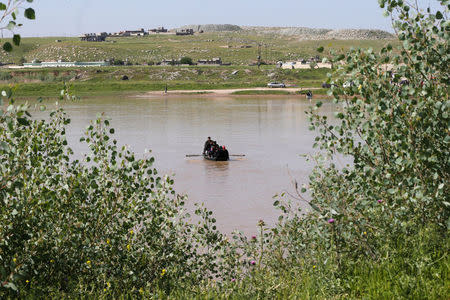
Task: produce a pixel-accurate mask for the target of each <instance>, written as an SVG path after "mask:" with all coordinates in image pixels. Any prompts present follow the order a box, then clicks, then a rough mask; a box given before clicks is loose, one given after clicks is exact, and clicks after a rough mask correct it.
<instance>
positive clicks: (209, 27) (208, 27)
mask: <svg viewBox="0 0 450 300" xmlns="http://www.w3.org/2000/svg"><path fill="white" fill-rule="evenodd" d="M189 28H191V29H194V32H199V31H203V32H217V31H239V30H242V28H241V27H239V26H237V25H231V24H205V25H186V26H182V27H180V28H176V29H175V30H181V29H189Z"/></svg>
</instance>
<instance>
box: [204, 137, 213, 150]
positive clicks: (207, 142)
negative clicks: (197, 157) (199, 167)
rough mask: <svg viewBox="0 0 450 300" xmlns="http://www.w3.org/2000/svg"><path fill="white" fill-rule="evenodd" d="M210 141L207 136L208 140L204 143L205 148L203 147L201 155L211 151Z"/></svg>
mask: <svg viewBox="0 0 450 300" xmlns="http://www.w3.org/2000/svg"><path fill="white" fill-rule="evenodd" d="M211 144H212V140H211V137H210V136H208V139H207V140H206V142H205V146H204V147H203V154H207V152H208V151H209V150H210V149H211Z"/></svg>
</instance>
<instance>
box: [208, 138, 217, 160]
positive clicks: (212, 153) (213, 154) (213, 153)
mask: <svg viewBox="0 0 450 300" xmlns="http://www.w3.org/2000/svg"><path fill="white" fill-rule="evenodd" d="M218 150H219V146H218V145H217V142H216V141H213V142H212V145H211V151H210V152H209V156H211V157H216V156H217V151H218Z"/></svg>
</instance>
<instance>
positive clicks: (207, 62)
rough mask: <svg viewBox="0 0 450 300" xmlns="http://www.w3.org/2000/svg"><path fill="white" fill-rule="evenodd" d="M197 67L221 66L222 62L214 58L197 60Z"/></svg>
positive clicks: (218, 58)
mask: <svg viewBox="0 0 450 300" xmlns="http://www.w3.org/2000/svg"><path fill="white" fill-rule="evenodd" d="M197 64H198V65H222V60H221V59H220V57H215V58H213V59H199V60H198V61H197Z"/></svg>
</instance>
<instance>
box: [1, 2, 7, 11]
mask: <svg viewBox="0 0 450 300" xmlns="http://www.w3.org/2000/svg"><path fill="white" fill-rule="evenodd" d="M0 10H6V5H5V4H4V3H2V2H0Z"/></svg>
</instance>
